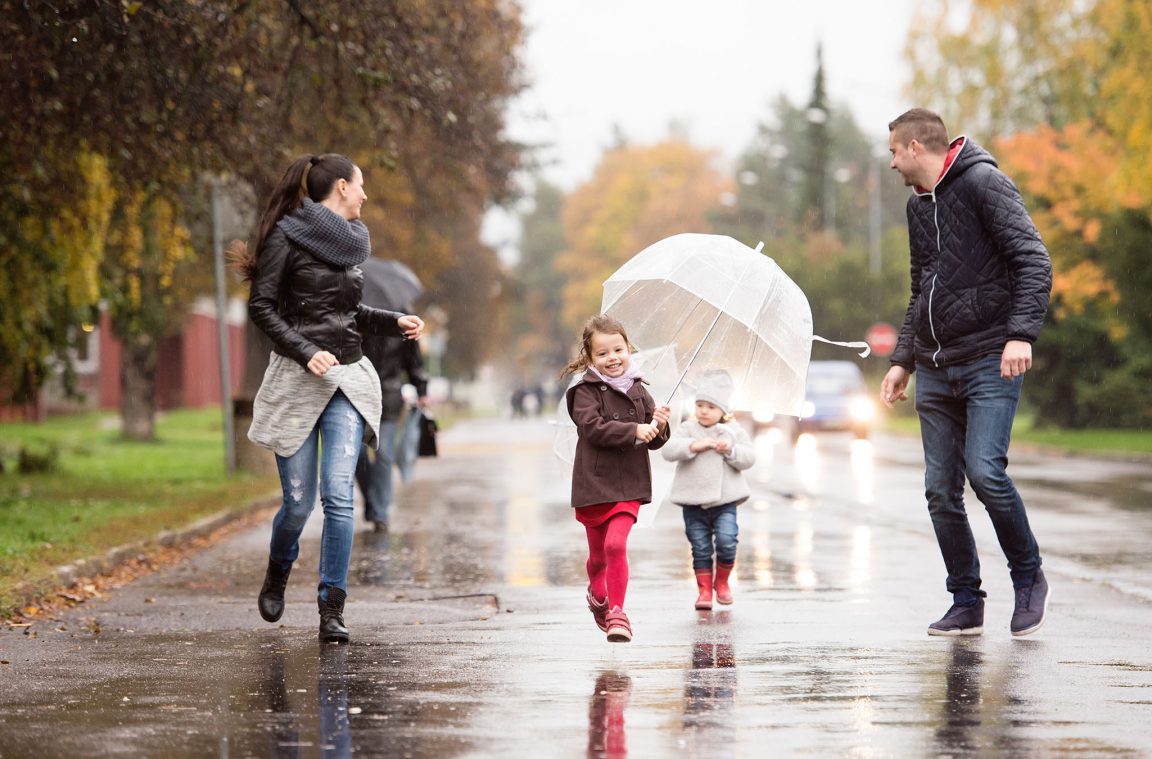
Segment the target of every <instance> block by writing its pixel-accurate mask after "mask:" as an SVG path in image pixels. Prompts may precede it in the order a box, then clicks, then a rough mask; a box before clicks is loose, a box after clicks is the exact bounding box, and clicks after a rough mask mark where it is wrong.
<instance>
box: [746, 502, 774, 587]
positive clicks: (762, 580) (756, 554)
mask: <svg viewBox="0 0 1152 759" xmlns="http://www.w3.org/2000/svg"><path fill="white" fill-rule="evenodd" d="M768 509H769V505H768V502H767V501H764V500H756V501H753V502H752V509H751V511H750V513H751V515H752V519H751V522H752V524H751V529H750V530H749V532H751V539H749V540H748V542H749V543H751V550H752V577H753V578H754V580H755V583H756V587H758V588H771V587H772V586H773V585H774V584H775V581H774V578H773V576H772V529H771V527H772V520H771V517H770V515H769V512H768ZM746 513H748V512H746ZM745 521H748V520H745ZM746 550H747V549H746Z"/></svg>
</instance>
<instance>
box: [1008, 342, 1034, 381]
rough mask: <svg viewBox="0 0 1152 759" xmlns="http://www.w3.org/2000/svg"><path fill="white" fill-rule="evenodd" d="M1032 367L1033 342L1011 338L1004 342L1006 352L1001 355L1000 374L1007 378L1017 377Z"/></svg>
mask: <svg viewBox="0 0 1152 759" xmlns="http://www.w3.org/2000/svg"><path fill="white" fill-rule="evenodd" d="M1031 368H1032V343H1029V342H1026V341H1024V340H1009V341H1008V342H1006V343H1004V353H1003V354H1002V355H1001V356H1000V376H1001V377H1003V378H1004V379H1006V380H1010V379H1016V378H1017V377H1019V376H1020V375H1021V374H1023V373H1024V372H1026V371H1028V370H1029V369H1031Z"/></svg>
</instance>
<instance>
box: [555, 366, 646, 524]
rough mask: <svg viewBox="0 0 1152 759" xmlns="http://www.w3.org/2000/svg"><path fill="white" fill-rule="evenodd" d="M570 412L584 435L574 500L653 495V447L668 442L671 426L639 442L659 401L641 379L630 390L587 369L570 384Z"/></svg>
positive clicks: (643, 499)
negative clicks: (645, 442) (622, 389)
mask: <svg viewBox="0 0 1152 759" xmlns="http://www.w3.org/2000/svg"><path fill="white" fill-rule="evenodd" d="M566 398H567V401H568V414H569V416H571V417H572V421H573V422H575V423H576V432H577V434H578V435H579V438H578V440H577V442H576V460H575V462H574V463H573V465H572V505H573V506H574V507H576V506H592V505H595V504H598V503H616V502H617V501H639V502H640V503H649V502H650V501H651V500H652V464H651V462H650V461H649V460H648V451H654V450H657V449H658V448H660V447H661V446H663V445H664V443H666V442H668V425H664V429H662V430H660V434H659V435H657V436H656V437H655V438H654V439H653V440H652V442H651V443H648V445H636V425H637V424H640V423H641V422H643V423H649V422H651V421H652V412H653V411H655V410H656V402H655V401H654V400H652V396H651V395H649V393H648V391H647V390H646V389H644V384H643V383H642V382H640V381H639V380H637V381H636V382H634V383H633V384H632V387H631V388H630V389H629V390H628V394H627V395H625V394H624V393H621V392H620V391H618V390H615V389H613V388H612V387H611V386H610V385H608V384H607V383H605V382H602V381H601V380H600V379H599V378H598V377H597V376H596V375H595V374H593V373H592V372H591V371H588V372H586V373H585V374H584V376H583V377H582V378H581V379H580V382H578V383H577V384H575V385H573V386H572V387H570V388H568V393H567V396H566Z"/></svg>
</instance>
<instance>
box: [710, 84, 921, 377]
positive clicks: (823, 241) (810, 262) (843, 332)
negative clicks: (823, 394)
mask: <svg viewBox="0 0 1152 759" xmlns="http://www.w3.org/2000/svg"><path fill="white" fill-rule="evenodd" d="M825 109H826V110H824V111H823V118H824V122H823V127H824V130H825V131H824V134H825V135H826V138H827V144H826V145H825V147H824V148H823V150H824V152H825V158H824V163H825V164H826V165H827V167H828V173H827V174H826V175H824V176H826V178H827V182H826V184H827V185H828V186H827V187H826V188H825V192H824V193H823V194H822V195H821V197H822V198H825V199H826V200H827V201H828V202H827V205H826V208H827V211H828V218H827V220H826V221H827V223H826V224H825V225H822V226H820V227H813V226H812V224H811V223H810V219H811V213H810V212H809V211H807V210H806V208H807V204H808V203H810V202H811V197H812V194H811V183H810V182H807V181H806V179H805V178H806V173H805V172H806V169H805V167H806V166H808V165H810V164H811V159H810V158H809V155H810V152H811V149H812V148H811V145H812V140H811V132H810V127H811V123H812V122H811V120H810V118H809V117H808V114H807V110H808V109H807V108H805V107H799V106H797V105H794V104H793V103H791V102H790V101H789V100H788V99H787V98H786V97H784V96H780V97H778V98H777V99H776V100H775V101H774V102H773V104H772V107H771V110H770V112H769V114H768V116H767V118H766V119H765V120H764V122H762V123H761V124H760V125H759V127H758V128H757V132H756V136H755V137H754V139H753V140H752V142H751V143H750V144H749V145H748V147H747V148H746V149H745V150H744V152H743V153H742V154H741V156H740V158H739V159H738V161H737V165H736V169H735V171H736V179H737V191H736V200H735V203H734V204H733V205H732V206H731V207H726V208H724V209H723V210H721V211H720V212H718V214H717V215H716V225H717V228H718V229H721V230H723V231H724V232H725V233H726V234H729V235H731V236H733V237H735V238H737V239H739V240H742V241H744V242H747V243H748V244H750V245H754V244H755V243H756V242H757V241H760V240H763V241H764V243H765V248H764V252H765V254H766V255H768V256H771V257H772V258H773V259H774V260H775V261H776V262H777V263H778V264H779V265H780V266H781V268H782V269H783V270H784V272H785V273H786V274H788V276H789V277H790V278H791V279H792V280H793V281H795V282H796V284H797V285H799V286H800V288H801V289H802V290H803V291H804V293H805V295H807V296H808V301H809V304H810V305H811V307H812V316H813V322H814V326H815V327H816V330H817V332H818V333H819V334H822V335H825V336H827V337H829V338H831V339H845V340H847V339H860V337H862V335H863V333H864V332H865V331H866V330H867V328H868V326H869V325H871V324H872V323H873V322H875V321H878V320H887V321H892V320H895V319H896V318H897V316H895V314H901V315H902V312H903V309H904V308H905V307H906V306H907V299H908V238H907V233H906V230H905V215H904V204H905V203H906V202H907V199H908V191H907V189H906V188H904V187H903V186H902V185H901V183H900V182H899V181H897V180H896V179H895V178H894V177H891V176H888V175H889V174H891V172H889V171H888V170H887V168H886V165H887V162H886V160H885V159H884V158H882V157H879V156H878V155H877V153H878V151H877V146H876V141H875V140H874V139H870V138H869V137H868V136H867V135H866V134H865V133H864V132H863V130H861V128H860V127H859V126H858V125H857V124H856V122H855V120H854V118H853V116H852V114H851V112H850V111H849V110H848V109H847V108H845V107H840V106H836V105H832V104H828V103H825ZM838 177H839V178H841V179H843V180H844V181H837V178H838ZM821 183H822V184H824V183H825V180H823V179H822V180H821ZM813 353H814V355H815V356H817V357H832V358H845V357H846V356H845V353H844V350H843V349H842V348H828V347H824V346H821V345H819V344H817V345H814V346H813Z"/></svg>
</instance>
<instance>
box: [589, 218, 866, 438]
mask: <svg viewBox="0 0 1152 759" xmlns="http://www.w3.org/2000/svg"><path fill="white" fill-rule="evenodd" d="M762 248H763V243H761V244H760V245H758V246H757V247H756V249H755V250H753V249H752V248H750V247H748V246H747V245H744V244H743V243H741V242H738V241H737V240H734V239H733V238H731V237H727V236H724V235H707V234H679V235H674V236H672V237H668V238H665V239H663V240H660V241H659V242H657V243H654V244H652V245H650V246H648V247H647V248H645V249H644V250H642V251H640V252H639V253H637V254H636V255H635V256H633V257H632V258H631V259H630V260H629V261H628V262H627V263H625V264H624V265H623V266H621V267H620V268H619V269H617V270H616V272H615V273H614V274H613V275H612V276H611V277H609V278H608V279H607V280H606V281H605V282H604V298H603V301H602V305H601V311H603V312H604V313H606V314H609V315H610V316H613V317H615V318H617V319H619V320H620V322H621V323H623V324H624V326H625V328H626V329H627V330H628V337H629V338H630V339H631V340H632V343H633V344H634V345H636V346H638V347H641V348H652V347H656V346H666V347H668V348H669V349H670V350H669V351H668V352H667V353H666V354H664V355H665V356H666V357H667V358H666V360H668V361H672V362H675V365H676V366H677V367H679V377H678V380H677V382H676V383H675V386H674V387H673V388H672V391H671V392H669V393H668V394H667V395H666V396H664V397H663V398H661V397H659V396H657V397H656V400H657V402H659V403H664V402H668V401H670V400H671V398H672V397H673V395H674V394H675V392H676V391H677V389H678V388H679V386H680V385H681V384H683V383H687V384H689V385H695V384H696V380H697V379H698V378H699V376H700V375H701V374H702V373H704V372H706V371H709V370H714V369H723V370H726V371H727V372H728V373H729V374H730V375H731V376H732V379H733V383H734V386H735V393H734V395H733V399H732V406H733V408H737V409H754V410H763V411H770V412H772V413H774V414H785V415H790V416H798V415H799V414H800V408H801V405H802V404H803V402H804V379H805V375H806V374H807V371H808V361H809V358H810V356H811V353H812V340H814V339H816V340H822V341H824V342H832V341H827V340H824V338H821V337H813V334H812V310H811V308H810V307H809V305H808V298H807V297H805V295H804V292H803V291H802V290H801V289H800V288H799V287H797V285H796V284H795V283H794V282H793V281H792V280H791V279H789V278H788V276H787V275H786V274H785V273H784V272H783V270H782V269H781V268H780V267H779V266H778V265H777V264H776V262H775V261H773V260H772V259H771V258H769V257H768V256H766V255H764V254H763V253H762V252H761V249H762ZM834 344H836V345H845V346H848V347H860V348H863V349H864V351H863V352H862V353H861V355H862V356H866V355H868V353H867V351H868V347H867V344H866V343H862V342H860V343H834ZM661 368H662V367H661V366H659V365H656V366H654V367H652V370H653V371H655V372H659V371H660V370H661ZM654 395H655V394H654Z"/></svg>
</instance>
